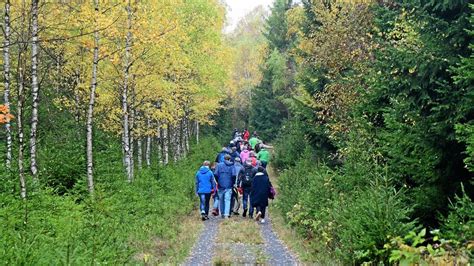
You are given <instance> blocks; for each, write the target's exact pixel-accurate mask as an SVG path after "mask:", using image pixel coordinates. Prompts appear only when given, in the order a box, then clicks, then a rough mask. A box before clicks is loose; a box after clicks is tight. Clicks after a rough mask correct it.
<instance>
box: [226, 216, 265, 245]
mask: <svg viewBox="0 0 474 266" xmlns="http://www.w3.org/2000/svg"><path fill="white" fill-rule="evenodd" d="M217 242H218V243H243V244H263V238H262V235H261V233H260V226H259V225H258V224H257V223H256V222H255V221H254V220H253V219H248V218H242V217H234V218H231V219H227V220H224V221H223V222H222V223H220V225H219V233H218V238H217Z"/></svg>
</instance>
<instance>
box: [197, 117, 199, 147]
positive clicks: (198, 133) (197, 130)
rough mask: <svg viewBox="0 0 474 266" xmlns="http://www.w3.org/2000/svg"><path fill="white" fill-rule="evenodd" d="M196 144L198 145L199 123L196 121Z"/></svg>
mask: <svg viewBox="0 0 474 266" xmlns="http://www.w3.org/2000/svg"><path fill="white" fill-rule="evenodd" d="M196 143H199V121H197V120H196Z"/></svg>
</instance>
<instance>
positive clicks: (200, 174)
mask: <svg viewBox="0 0 474 266" xmlns="http://www.w3.org/2000/svg"><path fill="white" fill-rule="evenodd" d="M215 187H216V184H215V183H214V175H213V174H212V171H211V169H209V167H205V166H201V168H200V169H199V170H198V171H197V172H196V193H211V190H212V189H213V188H215Z"/></svg>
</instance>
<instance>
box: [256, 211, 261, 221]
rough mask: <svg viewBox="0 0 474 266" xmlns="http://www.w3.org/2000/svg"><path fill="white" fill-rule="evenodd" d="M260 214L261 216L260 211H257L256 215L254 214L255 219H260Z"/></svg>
mask: <svg viewBox="0 0 474 266" xmlns="http://www.w3.org/2000/svg"><path fill="white" fill-rule="evenodd" d="M261 216H262V212H257V216H255V221H258V220H260V217H261Z"/></svg>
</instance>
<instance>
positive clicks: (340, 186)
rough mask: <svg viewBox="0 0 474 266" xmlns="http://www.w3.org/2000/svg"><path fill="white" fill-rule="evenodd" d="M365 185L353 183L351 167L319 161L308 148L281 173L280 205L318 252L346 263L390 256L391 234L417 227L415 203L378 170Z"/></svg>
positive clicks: (281, 209) (383, 259)
mask: <svg viewBox="0 0 474 266" xmlns="http://www.w3.org/2000/svg"><path fill="white" fill-rule="evenodd" d="M373 171H375V173H373V174H370V175H368V176H370V177H371V178H372V179H371V180H370V181H368V182H369V184H368V185H367V186H366V187H354V185H353V184H352V182H353V180H352V179H353V177H352V176H351V175H352V173H351V172H350V171H347V170H346V169H341V170H340V171H339V170H333V169H330V168H329V167H327V166H325V165H324V164H319V165H316V166H315V163H314V161H312V159H311V158H310V156H307V154H305V155H304V156H303V158H302V159H301V160H299V161H298V162H297V164H296V165H295V166H294V167H293V168H290V169H289V170H285V171H283V173H282V174H281V176H280V178H279V183H278V185H279V192H280V193H279V195H280V199H279V201H278V208H279V210H280V211H281V212H282V213H283V214H285V216H286V218H287V220H288V222H289V223H290V225H292V226H294V227H295V228H296V229H297V230H298V231H299V232H300V233H301V234H302V235H303V236H304V237H306V238H307V239H308V240H310V241H311V244H312V247H313V248H314V250H315V251H316V252H321V253H322V256H324V257H329V260H332V259H335V258H338V259H339V260H341V262H343V263H362V262H377V261H388V255H389V253H388V252H386V251H385V250H384V245H385V244H386V243H387V241H388V240H389V238H388V237H389V236H393V235H400V234H405V233H407V232H409V231H410V230H411V229H413V228H414V222H410V221H409V218H408V217H409V214H410V211H411V209H410V208H408V207H407V206H406V205H405V204H404V203H403V199H404V195H403V192H401V191H397V190H396V189H395V188H394V187H393V186H392V185H391V182H390V181H389V180H388V179H387V178H386V176H384V174H381V173H380V172H379V170H373Z"/></svg>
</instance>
